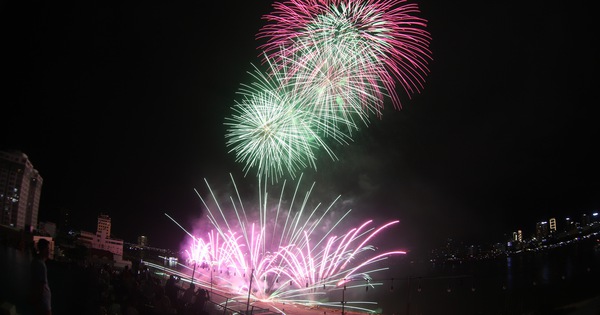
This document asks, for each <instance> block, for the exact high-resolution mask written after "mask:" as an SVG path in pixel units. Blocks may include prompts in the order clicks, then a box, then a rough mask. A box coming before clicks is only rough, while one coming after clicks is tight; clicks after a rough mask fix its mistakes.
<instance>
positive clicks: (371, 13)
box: [257, 0, 431, 108]
mask: <svg viewBox="0 0 600 315" xmlns="http://www.w3.org/2000/svg"><path fill="white" fill-rule="evenodd" d="M273 8H274V11H273V12H271V13H270V14H266V15H265V16H264V17H263V18H264V19H265V20H267V21H268V24H267V25H265V26H264V27H263V28H261V30H260V31H259V33H258V34H257V37H258V38H265V39H266V40H267V42H266V44H264V45H261V46H260V47H259V48H260V49H261V50H263V51H264V52H266V54H267V55H268V56H269V57H270V58H271V59H273V60H276V61H277V62H279V63H281V62H286V60H296V61H297V60H298V59H297V56H298V55H310V54H311V51H313V50H314V49H319V50H321V51H329V50H334V51H337V53H336V54H338V55H345V56H346V57H344V58H357V59H359V60H360V62H356V63H355V65H357V66H358V68H356V71H361V72H364V73H365V74H364V75H362V76H363V77H374V78H377V80H379V81H380V82H381V85H379V84H377V85H375V86H373V87H372V89H376V90H379V91H378V92H379V93H376V94H377V95H389V97H390V98H391V100H392V102H393V104H394V106H395V107H396V108H400V106H401V104H400V100H399V97H398V95H397V94H396V88H395V87H396V81H397V82H399V84H400V85H401V86H402V88H403V89H404V90H405V92H406V93H407V94H408V96H409V97H410V96H411V95H412V94H414V93H416V92H419V91H420V90H421V89H422V87H423V83H424V80H425V76H426V75H427V73H428V72H429V70H428V68H427V64H428V62H429V61H430V60H431V52H430V50H429V42H430V35H429V33H428V32H427V31H426V30H425V27H426V20H424V19H422V18H420V17H418V16H416V14H418V13H419V9H418V6H417V5H416V4H411V3H407V2H406V1H404V0H366V1H364V0H289V1H284V2H276V3H274V4H273ZM367 73H368V74H367ZM366 92H367V93H366V94H371V93H372V91H366ZM363 105H364V106H367V107H372V106H382V104H381V103H376V104H370V103H364V104H363Z"/></svg>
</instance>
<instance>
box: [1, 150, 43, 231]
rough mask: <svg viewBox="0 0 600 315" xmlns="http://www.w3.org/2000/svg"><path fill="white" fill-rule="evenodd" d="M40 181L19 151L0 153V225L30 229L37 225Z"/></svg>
mask: <svg viewBox="0 0 600 315" xmlns="http://www.w3.org/2000/svg"><path fill="white" fill-rule="evenodd" d="M42 183H43V179H42V177H41V176H40V174H39V173H38V171H37V170H36V169H35V168H34V167H33V165H32V164H31V162H30V161H29V158H28V157H27V155H26V154H25V153H23V152H21V151H0V209H1V211H2V214H1V216H0V224H3V225H8V226H11V227H14V228H17V229H32V228H34V227H37V224H38V211H39V206H40V194H41V191H42Z"/></svg>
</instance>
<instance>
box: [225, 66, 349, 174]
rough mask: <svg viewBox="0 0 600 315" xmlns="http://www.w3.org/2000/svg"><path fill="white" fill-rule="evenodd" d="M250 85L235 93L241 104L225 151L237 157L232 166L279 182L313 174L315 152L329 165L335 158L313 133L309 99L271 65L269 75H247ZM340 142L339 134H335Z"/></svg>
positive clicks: (230, 126) (315, 125) (315, 126)
mask: <svg viewBox="0 0 600 315" xmlns="http://www.w3.org/2000/svg"><path fill="white" fill-rule="evenodd" d="M251 75H252V77H253V78H254V81H253V82H252V83H251V84H249V85H246V84H242V87H241V88H240V90H239V91H238V93H239V94H240V95H241V96H242V99H241V100H239V101H237V102H236V104H235V105H234V107H233V115H232V116H231V117H227V118H226V121H225V125H226V126H227V127H228V130H227V134H226V135H225V137H226V139H227V143H226V145H227V146H228V147H231V149H230V151H229V152H235V153H236V161H238V162H243V163H244V164H245V166H244V171H245V173H246V174H247V173H248V171H249V170H250V169H251V168H256V169H257V175H258V176H263V177H265V178H270V179H271V180H273V181H277V180H278V179H279V178H280V177H282V176H283V175H284V174H286V173H287V174H289V175H290V176H291V178H294V177H295V175H296V173H297V172H298V171H300V170H302V169H304V168H306V167H313V168H315V169H316V163H315V160H316V158H317V152H316V151H318V150H319V149H323V150H324V151H325V152H326V153H327V154H328V155H329V156H330V157H331V158H332V159H336V156H335V154H334V153H333V152H332V151H331V150H330V149H329V147H328V146H327V144H326V143H325V141H323V140H322V138H321V136H320V135H319V134H318V133H317V130H318V129H319V128H318V125H319V124H322V123H323V122H320V121H318V120H315V119H314V115H313V114H312V113H311V112H309V111H307V110H306V107H307V106H306V105H305V102H307V98H305V97H303V94H300V93H295V92H294V91H293V90H292V89H291V87H290V86H289V84H287V83H286V73H285V72H283V71H281V69H277V70H275V69H274V67H273V66H272V65H271V67H270V72H269V74H268V75H267V74H265V73H263V72H261V71H260V70H259V69H258V68H256V67H255V71H254V72H252V73H251ZM333 136H334V138H335V139H336V140H337V141H339V142H345V141H346V139H345V138H344V137H343V134H340V133H333Z"/></svg>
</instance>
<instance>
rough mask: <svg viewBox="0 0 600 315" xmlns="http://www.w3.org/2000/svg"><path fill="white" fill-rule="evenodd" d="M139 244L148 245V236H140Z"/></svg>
mask: <svg viewBox="0 0 600 315" xmlns="http://www.w3.org/2000/svg"><path fill="white" fill-rule="evenodd" d="M138 245H139V246H148V237H147V236H145V235H140V236H138Z"/></svg>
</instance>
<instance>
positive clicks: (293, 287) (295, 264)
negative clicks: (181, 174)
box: [186, 175, 405, 310]
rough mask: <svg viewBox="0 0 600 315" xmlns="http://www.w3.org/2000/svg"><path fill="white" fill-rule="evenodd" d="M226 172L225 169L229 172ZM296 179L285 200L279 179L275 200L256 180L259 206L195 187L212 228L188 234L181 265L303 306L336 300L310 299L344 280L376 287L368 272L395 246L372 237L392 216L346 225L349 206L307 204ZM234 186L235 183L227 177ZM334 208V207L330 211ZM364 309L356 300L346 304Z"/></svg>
mask: <svg viewBox="0 0 600 315" xmlns="http://www.w3.org/2000/svg"><path fill="white" fill-rule="evenodd" d="M230 176H231V175H230ZM301 178H302V176H300V179H299V180H298V182H297V184H296V186H295V188H294V190H293V193H292V196H291V199H290V200H291V201H287V200H286V199H287V197H286V194H285V189H286V184H285V181H284V183H283V185H282V189H281V192H280V194H279V197H278V199H277V198H275V199H269V194H268V191H267V186H268V185H267V184H266V183H261V181H260V179H259V201H258V205H259V206H258V209H248V208H246V205H244V203H243V200H242V198H241V197H240V194H239V193H237V189H236V194H235V195H236V197H231V196H230V197H229V198H224V199H226V201H225V203H222V201H221V200H219V198H218V197H217V196H216V195H215V193H214V192H213V190H212V189H211V188H210V185H209V184H208V182H207V181H206V180H205V182H206V186H207V187H208V189H209V191H210V198H209V199H206V198H204V197H202V196H201V195H200V194H199V193H198V196H199V197H200V199H201V200H202V203H203V205H204V206H205V208H206V212H207V217H208V219H209V220H210V223H211V227H212V229H211V230H209V231H206V232H205V234H204V235H193V234H190V236H191V238H190V240H191V241H190V245H189V246H188V248H187V249H186V252H187V254H188V263H189V264H195V265H197V266H199V268H201V269H203V270H205V271H204V272H198V273H196V275H197V276H198V277H199V278H202V277H204V281H205V283H206V282H208V279H207V277H209V276H210V283H211V286H212V285H215V286H218V287H219V288H220V289H221V290H225V291H228V292H233V293H236V294H239V296H240V297H243V296H244V295H245V294H248V292H249V291H250V293H251V295H252V297H253V298H254V299H259V300H262V301H286V302H298V303H303V304H320V305H330V306H339V303H337V302H328V301H326V300H324V299H322V298H321V299H315V297H316V296H319V295H323V296H325V295H326V294H327V291H328V290H331V289H339V288H341V287H343V286H345V283H348V282H353V283H354V284H355V285H356V286H371V287H374V286H379V285H381V283H378V282H377V281H373V277H372V275H373V274H376V273H378V272H382V271H384V270H387V268H386V267H384V266H381V264H380V263H381V262H382V261H384V260H386V259H388V258H389V257H390V256H394V255H402V254H405V251H402V250H392V251H384V252H381V253H379V252H378V251H377V247H376V246H375V245H374V244H373V242H374V240H375V238H376V237H377V236H378V235H379V234H381V233H384V232H385V230H387V229H389V228H390V227H392V226H394V225H395V224H397V223H398V221H391V222H387V223H385V224H383V225H380V226H374V223H373V221H372V220H367V221H365V222H363V223H362V224H360V225H359V226H356V227H353V228H350V229H345V228H343V226H344V224H342V223H343V221H344V220H345V219H346V218H347V216H348V215H349V213H350V210H348V211H346V212H345V213H344V214H343V215H341V216H337V215H334V214H333V212H334V210H333V209H335V208H336V201H337V200H338V199H339V198H340V197H339V196H338V197H337V198H335V199H334V200H332V202H331V203H330V204H329V205H328V206H326V207H324V208H323V207H322V205H321V204H320V203H317V204H316V205H315V206H314V207H310V206H309V204H310V203H311V198H310V197H311V192H312V190H313V187H314V185H315V184H314V183H313V184H312V186H311V187H310V189H309V190H308V191H307V192H306V193H305V194H304V195H302V194H301V193H299V190H300V186H301ZM231 182H232V183H233V186H234V187H235V185H236V184H235V181H234V179H233V176H231ZM336 211H337V209H336ZM352 307H354V308H357V309H362V310H367V309H366V308H364V307H361V306H360V305H358V303H356V305H354V306H352Z"/></svg>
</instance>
